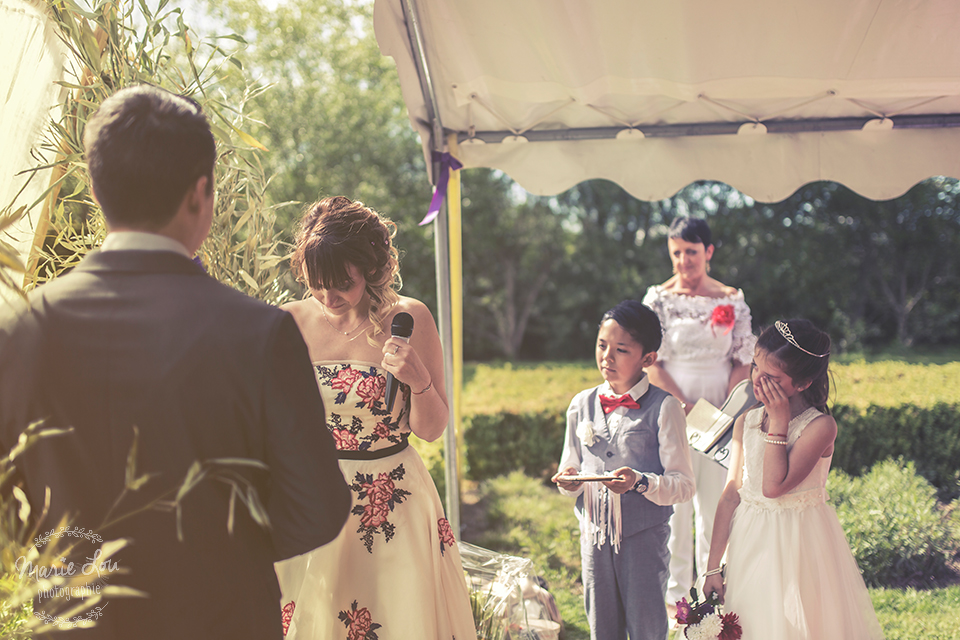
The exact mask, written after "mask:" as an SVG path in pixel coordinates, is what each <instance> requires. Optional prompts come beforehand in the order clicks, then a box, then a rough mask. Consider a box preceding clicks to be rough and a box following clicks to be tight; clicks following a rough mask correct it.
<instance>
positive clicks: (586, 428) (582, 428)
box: [577, 421, 600, 447]
mask: <svg viewBox="0 0 960 640" xmlns="http://www.w3.org/2000/svg"><path fill="white" fill-rule="evenodd" d="M577 437H578V438H580V442H582V443H583V444H585V445H587V446H588V447H592V446H593V443H594V442H596V441H597V440H599V439H600V438H598V437H597V434H596V433H594V432H593V423H592V422H589V421H587V422H581V423H580V424H578V425H577Z"/></svg>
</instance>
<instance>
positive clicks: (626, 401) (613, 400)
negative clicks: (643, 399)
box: [600, 393, 640, 413]
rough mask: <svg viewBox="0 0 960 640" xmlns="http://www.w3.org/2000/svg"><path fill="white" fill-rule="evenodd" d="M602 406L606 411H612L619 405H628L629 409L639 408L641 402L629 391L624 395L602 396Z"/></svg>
mask: <svg viewBox="0 0 960 640" xmlns="http://www.w3.org/2000/svg"><path fill="white" fill-rule="evenodd" d="M600 406H601V407H603V412H604V413H610V412H611V411H613V410H614V409H616V408H617V407H626V408H627V409H639V408H640V403H639V402H637V401H636V400H634V399H633V398H631V397H630V394H629V393H625V394H623V395H622V396H619V397H614V396H605V395H601V396H600Z"/></svg>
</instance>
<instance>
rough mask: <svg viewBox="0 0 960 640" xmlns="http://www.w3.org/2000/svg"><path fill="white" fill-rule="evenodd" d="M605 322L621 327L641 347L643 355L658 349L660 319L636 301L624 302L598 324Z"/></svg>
mask: <svg viewBox="0 0 960 640" xmlns="http://www.w3.org/2000/svg"><path fill="white" fill-rule="evenodd" d="M607 320H614V321H616V323H617V324H619V325H620V326H621V327H623V330H624V331H626V332H627V333H629V334H630V337H631V338H633V339H634V340H636V341H637V343H638V344H640V345H641V346H643V353H644V354H647V353H650V352H652V351H657V350H659V349H660V343H661V342H663V329H662V327H661V326H660V318H659V317H658V316H657V314H656V313H655V312H654V311H653V310H652V309H651V308H650V307H648V306H646V305H644V304H642V303H640V302H637V301H636V300H624V301H623V302H621V303H619V304H618V305H617V306H615V307H614V308H612V309H610V310H609V311H607V312H606V313H605V314H603V317H602V318H600V324H601V325H602V324H603V323H604V322H606V321H607Z"/></svg>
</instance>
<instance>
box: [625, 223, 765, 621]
mask: <svg viewBox="0 0 960 640" xmlns="http://www.w3.org/2000/svg"><path fill="white" fill-rule="evenodd" d="M667 248H668V250H669V253H670V261H671V262H672V263H673V271H674V275H673V277H671V278H670V279H669V280H667V281H666V282H664V283H663V284H662V285H654V286H652V287H650V288H649V289H648V290H647V293H646V295H645V296H644V298H643V304H645V305H647V306H648V307H650V308H651V309H653V311H654V312H655V313H656V314H657V316H658V317H659V318H660V324H661V325H663V344H662V346H661V347H660V350H659V351H658V352H657V362H656V364H655V365H654V366H652V367H650V368H649V369H647V374H648V375H649V376H650V382H651V384H654V385H656V386H658V387H660V388H661V389H663V390H665V391H668V392H669V393H671V394H672V395H673V396H674V397H676V398H677V399H678V400H680V402H681V403H683V405H684V411H686V412H687V413H689V412H690V409H692V408H693V405H694V404H695V403H696V402H697V400H699V399H700V398H704V399H706V400H707V401H709V402H710V403H711V404H713V405H714V406H716V407H719V406H721V405H722V404H723V401H724V400H725V399H726V398H727V396H728V395H729V393H730V390H731V389H732V388H733V387H734V386H735V385H736V384H737V383H738V382H740V381H741V380H745V379H746V378H747V374H748V363H749V362H750V359H751V358H752V357H753V345H754V343H755V342H756V338H755V337H754V335H753V329H752V327H751V318H750V308H749V307H748V306H747V303H746V302H745V301H744V297H743V291H741V290H739V289H734V288H733V287H728V286H726V285H725V284H723V283H722V282H720V281H718V280H716V279H714V278H711V277H710V276H709V275H707V272H708V271H709V268H710V259H711V258H712V257H713V251H714V246H713V243H712V237H711V233H710V227H709V226H708V225H707V223H706V221H705V220H703V219H701V218H687V217H678V218H676V219H674V221H673V223H672V224H671V225H670V232H669V234H668V238H667ZM690 453H691V458H692V462H693V471H694V475H695V477H696V482H697V493H696V495H695V496H694V497H693V500H690V501H687V502H683V503H681V504H678V505H675V506H674V513H673V516H672V517H671V518H670V542H669V545H668V546H669V548H670V580H669V582H668V584H667V606H668V608H670V609H671V610H672V607H673V603H675V602H677V601H678V600H680V598H681V597H683V596H685V595H687V594H688V593H690V587H691V586H693V583H694V558H696V568H697V572H698V573H700V574H702V573H703V570H704V567H705V566H706V563H707V554H708V553H709V551H710V532H711V531H712V530H713V514H714V513H715V512H716V509H717V501H718V500H719V499H720V492H721V491H722V490H723V484H724V480H725V478H726V470H725V469H724V468H723V467H721V466H720V465H719V464H717V463H716V462H714V461H713V460H711V459H709V458H707V457H706V456H704V455H703V454H701V453H700V452H698V451H693V450H691V452H690ZM694 530H695V531H696V534H695V535H694Z"/></svg>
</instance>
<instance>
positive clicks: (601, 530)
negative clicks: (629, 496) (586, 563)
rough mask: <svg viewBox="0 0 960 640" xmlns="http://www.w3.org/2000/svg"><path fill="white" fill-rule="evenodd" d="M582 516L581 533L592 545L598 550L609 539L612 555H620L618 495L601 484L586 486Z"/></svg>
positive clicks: (620, 519)
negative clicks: (582, 527)
mask: <svg viewBox="0 0 960 640" xmlns="http://www.w3.org/2000/svg"><path fill="white" fill-rule="evenodd" d="M583 515H584V518H585V520H586V522H585V523H584V525H585V527H584V529H585V531H584V532H583V533H584V534H585V535H589V536H590V538H591V542H592V543H593V545H594V546H595V547H597V548H598V549H599V548H600V547H602V546H603V545H604V544H605V543H606V542H607V539H608V538H609V539H610V544H611V545H612V546H613V551H614V553H620V531H621V525H622V521H623V518H622V516H621V512H620V495H619V494H617V493H614V492H612V491H610V490H609V489H607V487H605V486H603V485H602V484H588V485H587V486H586V487H585V488H584V491H583Z"/></svg>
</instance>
